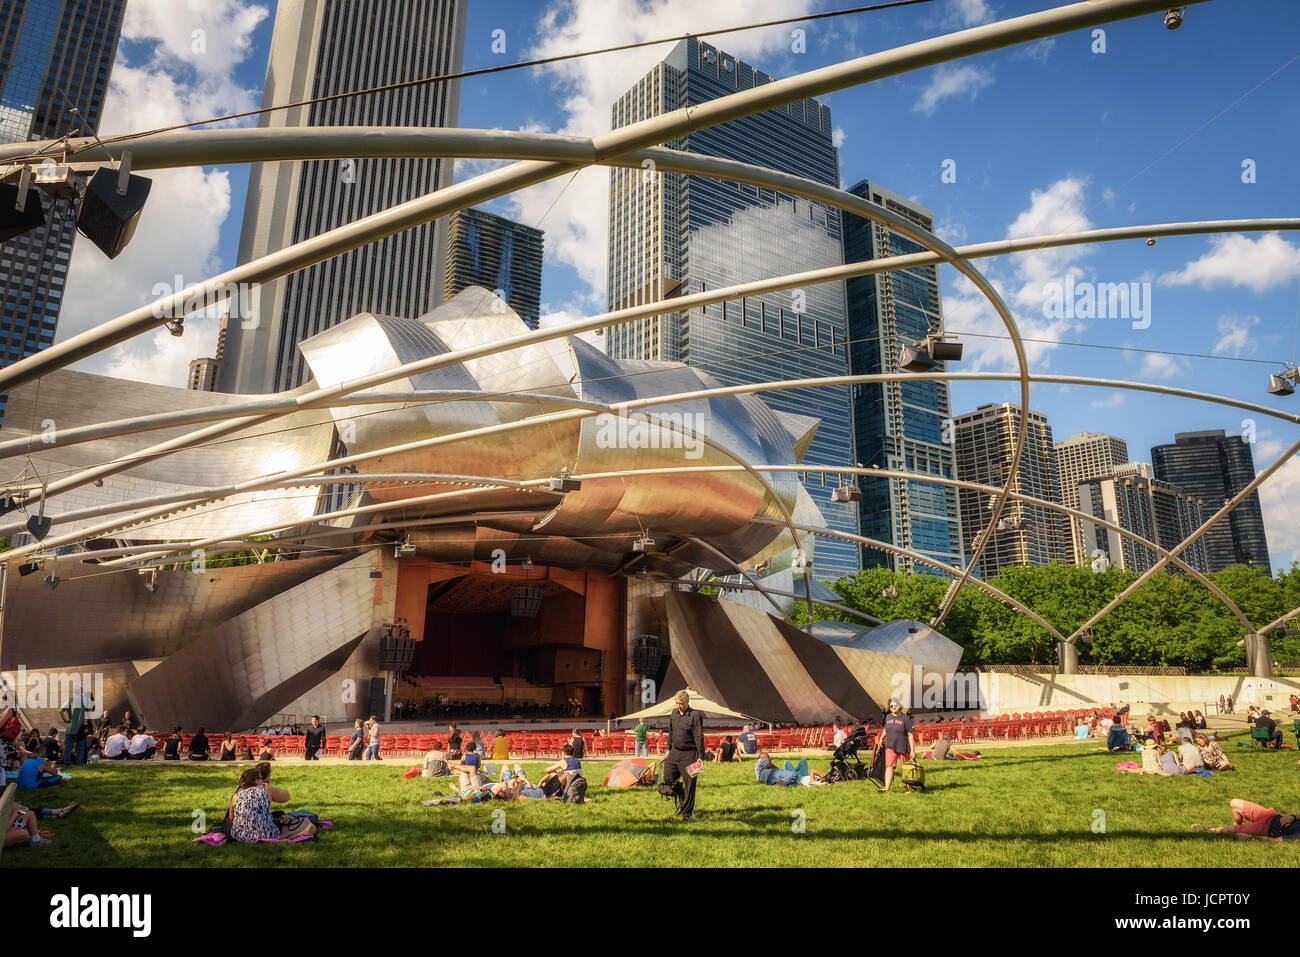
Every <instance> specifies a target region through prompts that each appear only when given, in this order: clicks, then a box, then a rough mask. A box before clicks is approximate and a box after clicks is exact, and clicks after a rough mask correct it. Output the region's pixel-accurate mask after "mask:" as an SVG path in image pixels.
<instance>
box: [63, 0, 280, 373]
mask: <svg viewBox="0 0 1300 957" xmlns="http://www.w3.org/2000/svg"><path fill="white" fill-rule="evenodd" d="M267 15H268V10H267V8H266V7H265V6H264V5H261V4H256V3H251V2H247V0H205V2H204V3H201V4H200V3H195V2H187V3H180V2H176V0H132V3H130V4H129V5H128V7H127V15H126V19H125V21H124V24H123V36H124V37H125V38H127V39H130V40H134V41H137V42H142V43H146V44H151V52H150V54H149V56H148V57H147V58H145V59H143V60H141V61H139V62H134V61H130V60H128V59H126V57H125V56H124V55H123V54H122V53H121V52H119V54H118V61H117V63H116V64H115V66H114V68H113V74H112V80H111V83H110V86H109V92H108V96H107V98H106V100H105V103H104V118H103V122H102V123H101V128H100V132H101V134H102V135H107V134H113V133H124V132H134V131H137V130H144V129H152V128H154V127H159V126H169V125H172V124H175V123H183V122H188V121H192V120H198V119H204V118H206V117H209V116H218V115H222V114H225V113H232V112H241V111H244V110H248V109H252V108H255V107H256V106H257V105H258V103H259V101H260V91H259V90H248V89H243V88H241V87H240V86H239V85H238V83H237V82H236V81H235V70H236V69H237V67H238V66H239V64H240V63H241V62H242V61H243V60H244V59H245V58H246V57H247V56H248V54H249V52H250V49H251V42H252V33H253V31H254V29H255V28H256V27H257V26H258V24H259V23H261V22H262V20H264V19H265V18H266V17H267ZM195 31H202V32H201V33H200V34H198V35H196V33H195ZM200 40H201V42H200ZM147 175H148V176H149V178H150V179H152V180H153V187H152V190H151V191H150V195H149V202H148V205H147V206H146V207H145V210H144V212H143V214H142V215H141V217H140V223H139V227H138V228H137V230H136V233H135V237H134V239H132V241H131V245H130V246H128V247H127V249H126V251H125V252H123V253H122V254H121V255H120V256H118V257H117V259H114V260H112V261H111V262H110V261H109V260H108V259H106V258H105V257H104V255H103V254H102V253H101V252H100V251H99V250H98V249H97V248H95V246H93V245H92V244H91V243H89V242H87V241H86V240H84V239H82V240H81V241H79V242H78V243H77V244H76V246H75V247H74V249H73V254H72V261H71V264H70V266H69V270H68V286H67V291H66V293H65V295H64V300H63V308H62V310H61V313H60V317H59V333H58V338H59V339H66V338H68V337H70V336H73V335H76V334H78V333H81V332H85V331H86V330H87V329H91V328H93V327H95V326H98V325H100V324H102V323H104V322H107V321H108V320H110V319H113V318H114V317H116V316H118V315H121V314H122V313H125V312H129V311H130V310H131V309H134V308H136V307H138V306H141V305H144V304H145V303H147V302H149V301H151V300H152V299H154V298H156V295H157V293H156V292H155V287H161V286H164V285H165V286H166V287H167V288H168V289H169V290H170V289H171V288H172V287H174V286H175V284H176V278H175V277H177V276H180V277H181V278H182V282H183V283H184V284H188V283H190V282H194V281H197V280H200V279H203V278H206V277H208V276H211V275H213V274H215V273H217V272H219V271H220V270H221V268H222V263H221V262H220V261H219V256H218V253H217V250H218V243H219V236H220V231H221V227H222V225H223V223H225V221H226V219H227V218H228V216H229V215H230V213H231V201H230V179H229V176H228V174H227V173H226V172H224V171H221V170H203V169H200V168H186V169H176V170H156V171H151V172H149V173H148V174H147ZM186 327H187V331H186V335H185V337H184V338H182V339H177V338H175V337H172V336H170V335H168V334H167V333H166V332H165V331H161V330H159V331H157V332H156V333H152V334H150V335H148V336H141V337H139V338H138V339H136V340H132V341H130V342H126V343H123V344H121V345H119V346H117V347H115V348H113V349H111V350H108V351H106V352H103V353H101V354H99V355H97V356H94V357H91V358H89V359H86V360H84V361H83V362H82V363H81V364H80V365H79V368H83V369H85V370H87V371H91V372H102V373H106V374H112V375H119V376H122V377H124V378H132V379H138V380H142V381H150V382H156V383H159V384H162V385H174V386H183V385H184V384H185V372H186V369H187V367H188V363H189V360H190V359H193V358H197V357H199V356H210V355H212V354H213V351H214V349H215V345H216V332H215V330H216V324H215V320H201V319H198V318H191V319H190V320H188V321H187V323H186Z"/></svg>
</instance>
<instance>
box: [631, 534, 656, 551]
mask: <svg viewBox="0 0 1300 957" xmlns="http://www.w3.org/2000/svg"><path fill="white" fill-rule="evenodd" d="M654 547H655V540H654V539H653V538H651V537H650V536H649V535H642V536H641V537H640V538H638V539H637V540H636V541H634V542H633V543H632V551H634V552H648V551H650V550H651V549H652V548H654Z"/></svg>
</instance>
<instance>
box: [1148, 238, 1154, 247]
mask: <svg viewBox="0 0 1300 957" xmlns="http://www.w3.org/2000/svg"><path fill="white" fill-rule="evenodd" d="M1155 244H1156V238H1155V237H1154V236H1148V237H1147V245H1148V246H1154V245H1155Z"/></svg>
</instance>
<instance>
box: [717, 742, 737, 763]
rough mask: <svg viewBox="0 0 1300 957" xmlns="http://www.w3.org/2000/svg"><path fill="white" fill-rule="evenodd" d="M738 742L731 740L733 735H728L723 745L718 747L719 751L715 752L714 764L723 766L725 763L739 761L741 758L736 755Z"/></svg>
mask: <svg viewBox="0 0 1300 957" xmlns="http://www.w3.org/2000/svg"><path fill="white" fill-rule="evenodd" d="M736 750H737V745H736V742H735V741H733V740H731V735H727V736H726V738H724V739H723V741H722V743H721V744H720V745H718V750H717V751H714V752H713V763H714V764H721V763H722V762H723V761H739V760H740V757H739V756H738V755H737V754H736Z"/></svg>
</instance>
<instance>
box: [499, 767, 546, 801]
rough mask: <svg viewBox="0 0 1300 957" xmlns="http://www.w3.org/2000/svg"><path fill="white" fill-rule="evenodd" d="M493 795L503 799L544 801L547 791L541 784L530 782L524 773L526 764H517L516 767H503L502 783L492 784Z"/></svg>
mask: <svg viewBox="0 0 1300 957" xmlns="http://www.w3.org/2000/svg"><path fill="white" fill-rule="evenodd" d="M492 796H493V797H494V798H499V799H501V800H503V801H544V800H546V792H545V791H543V790H542V788H541V786H540V785H533V784H529V783H528V778H527V777H526V776H525V775H524V766H523V765H522V764H516V765H515V769H514V770H513V771H511V770H510V769H509V768H502V769H501V783H500V784H494V785H492Z"/></svg>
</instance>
